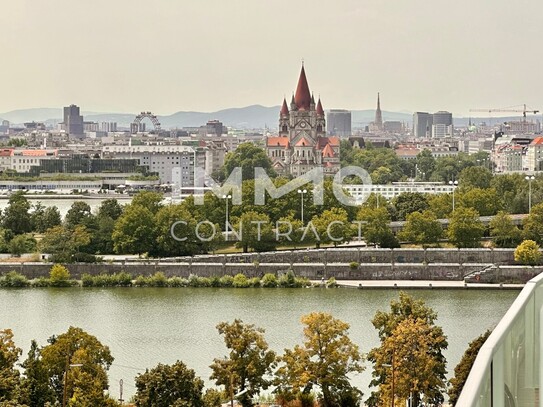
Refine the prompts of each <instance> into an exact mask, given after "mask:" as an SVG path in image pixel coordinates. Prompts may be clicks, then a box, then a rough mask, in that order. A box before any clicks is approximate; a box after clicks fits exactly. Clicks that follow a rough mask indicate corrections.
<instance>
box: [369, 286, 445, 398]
mask: <svg viewBox="0 0 543 407" xmlns="http://www.w3.org/2000/svg"><path fill="white" fill-rule="evenodd" d="M408 319H410V320H411V321H417V320H420V321H422V322H423V323H424V324H426V325H427V326H428V327H429V329H428V330H426V331H425V335H426V336H427V337H428V338H430V339H431V342H429V345H431V346H430V348H429V349H428V352H429V354H430V355H431V356H432V358H433V361H434V362H432V366H433V369H432V370H433V372H434V375H435V377H436V378H437V379H439V380H438V381H436V382H434V383H437V384H436V385H434V386H431V387H430V388H427V389H426V390H425V391H426V393H425V396H426V399H427V400H428V402H429V403H431V404H433V405H435V404H439V403H441V402H443V395H442V392H441V391H442V386H441V384H440V383H441V382H440V380H445V366H446V364H447V361H446V359H445V356H444V355H443V351H444V350H445V349H447V346H448V343H447V341H446V339H445V336H444V334H443V329H442V328H441V327H439V326H437V325H436V324H435V321H436V319H437V314H436V313H435V311H434V310H433V309H432V308H430V307H428V306H427V305H426V304H425V303H424V301H423V300H420V299H415V298H413V297H411V296H409V295H408V294H407V293H405V292H400V296H399V299H398V300H395V299H394V300H392V301H391V302H390V311H389V312H386V311H377V313H376V314H375V316H374V317H373V320H372V324H373V326H374V327H375V328H376V329H377V331H378V334H379V339H380V341H381V346H379V347H377V348H373V349H372V350H371V351H370V352H369V353H368V360H369V361H371V362H373V363H374V369H373V372H372V376H373V380H372V381H371V382H370V385H371V386H379V390H377V391H375V392H372V395H371V397H370V399H369V400H368V405H370V406H378V405H380V400H381V399H382V397H386V395H383V394H381V392H382V390H383V389H384V388H381V385H386V384H387V383H390V384H391V383H392V371H391V368H390V367H389V366H391V365H392V352H391V351H390V350H387V349H389V348H390V346H391V342H390V341H391V340H389V339H388V338H390V337H392V336H393V335H394V333H395V330H396V329H397V327H398V326H399V325H400V324H401V323H402V322H404V321H405V320H408ZM425 329H426V328H425ZM419 339H420V338H419ZM387 340H388V341H389V342H387ZM392 344H393V343H392ZM387 358H388V362H384V359H387ZM378 360H379V361H380V363H379V364H377V361H378ZM398 360H400V359H398ZM395 362H396V358H395ZM385 363H386V365H387V366H385ZM385 388H386V387H385ZM415 405H417V404H415Z"/></svg>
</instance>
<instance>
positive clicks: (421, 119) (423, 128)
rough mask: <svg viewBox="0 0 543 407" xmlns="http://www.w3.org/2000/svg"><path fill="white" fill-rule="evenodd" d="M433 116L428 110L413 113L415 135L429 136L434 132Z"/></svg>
mask: <svg viewBox="0 0 543 407" xmlns="http://www.w3.org/2000/svg"><path fill="white" fill-rule="evenodd" d="M432 122H433V117H432V115H431V114H429V113H428V112H415V113H413V135H414V136H415V137H427V136H429V135H430V133H431V132H432Z"/></svg>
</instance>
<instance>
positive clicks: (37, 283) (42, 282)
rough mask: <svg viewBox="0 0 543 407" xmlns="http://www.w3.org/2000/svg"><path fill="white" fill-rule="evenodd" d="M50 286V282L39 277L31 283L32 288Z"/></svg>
mask: <svg viewBox="0 0 543 407" xmlns="http://www.w3.org/2000/svg"><path fill="white" fill-rule="evenodd" d="M50 286H51V282H50V281H49V279H48V278H46V277H40V278H38V279H37V280H34V281H32V287H39V288H42V287H50Z"/></svg>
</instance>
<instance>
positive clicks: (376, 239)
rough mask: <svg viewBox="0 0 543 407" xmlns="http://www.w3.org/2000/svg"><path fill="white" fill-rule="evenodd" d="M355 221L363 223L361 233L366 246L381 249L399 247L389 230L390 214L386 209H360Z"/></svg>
mask: <svg viewBox="0 0 543 407" xmlns="http://www.w3.org/2000/svg"><path fill="white" fill-rule="evenodd" d="M357 220H359V221H361V222H363V223H362V224H361V231H362V235H363V236H364V239H365V240H366V242H367V243H368V244H375V245H379V246H381V247H389V248H390V247H399V242H398V240H397V239H396V237H395V236H394V234H393V233H392V230H391V229H390V221H391V219H390V214H389V213H388V211H387V209H386V208H383V207H381V206H380V207H379V208H370V207H361V208H360V210H359V211H358V215H357Z"/></svg>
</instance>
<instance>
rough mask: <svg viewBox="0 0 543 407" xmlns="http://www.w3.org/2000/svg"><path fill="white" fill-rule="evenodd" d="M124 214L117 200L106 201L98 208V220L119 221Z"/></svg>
mask: <svg viewBox="0 0 543 407" xmlns="http://www.w3.org/2000/svg"><path fill="white" fill-rule="evenodd" d="M122 213H123V208H122V206H121V205H120V204H119V202H118V201H117V200H116V199H113V198H109V199H104V200H103V201H102V203H101V204H100V206H99V208H98V218H111V219H113V220H117V219H119V217H120V216H121V215H122Z"/></svg>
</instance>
